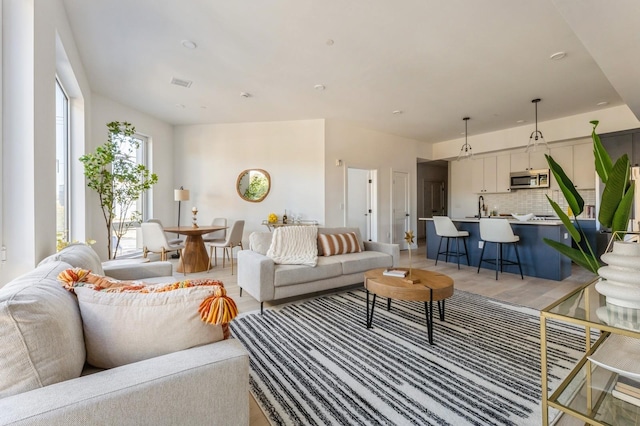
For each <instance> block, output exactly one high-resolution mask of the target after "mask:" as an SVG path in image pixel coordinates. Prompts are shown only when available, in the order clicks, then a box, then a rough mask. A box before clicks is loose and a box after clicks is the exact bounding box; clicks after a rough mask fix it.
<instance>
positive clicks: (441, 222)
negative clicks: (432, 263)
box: [433, 216, 471, 269]
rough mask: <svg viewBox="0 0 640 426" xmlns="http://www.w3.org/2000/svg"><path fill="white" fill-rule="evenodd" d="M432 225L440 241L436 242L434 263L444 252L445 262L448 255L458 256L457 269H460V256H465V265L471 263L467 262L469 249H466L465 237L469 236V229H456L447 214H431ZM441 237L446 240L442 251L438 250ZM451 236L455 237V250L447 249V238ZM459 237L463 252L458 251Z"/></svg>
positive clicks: (449, 238)
mask: <svg viewBox="0 0 640 426" xmlns="http://www.w3.org/2000/svg"><path fill="white" fill-rule="evenodd" d="M433 225H434V226H435V228H436V235H438V236H439V237H440V242H439V243H438V254H436V265H437V264H438V258H439V257H440V255H441V254H444V260H445V262H448V261H449V256H452V257H453V256H456V257H457V258H458V269H460V256H466V258H467V265H471V264H470V263H469V251H468V250H467V238H469V231H458V228H456V225H454V224H453V221H451V219H450V218H449V216H433ZM443 238H445V239H446V240H447V247H446V249H445V250H444V251H440V247H441V246H442V239H443ZM451 238H455V240H456V251H455V252H453V251H450V250H449V240H451ZM460 238H462V244H463V245H464V253H460V242H459V239H460Z"/></svg>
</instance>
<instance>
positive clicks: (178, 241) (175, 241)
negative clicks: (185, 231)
mask: <svg viewBox="0 0 640 426" xmlns="http://www.w3.org/2000/svg"><path fill="white" fill-rule="evenodd" d="M147 222H151V223H159V224H160V226H161V227H162V229H164V225H163V224H162V222H161V221H160V219H155V218H151V219H147ZM165 234H167V241H169V244H182V242H183V241H184V240H183V239H182V238H171V236H169V233H168V232H165Z"/></svg>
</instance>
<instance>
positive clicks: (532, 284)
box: [152, 240, 595, 426]
mask: <svg viewBox="0 0 640 426" xmlns="http://www.w3.org/2000/svg"><path fill="white" fill-rule="evenodd" d="M418 246H419V248H418V249H417V250H413V251H412V254H411V258H412V267H413V268H422V269H429V270H434V271H438V272H441V273H443V274H446V275H449V276H450V277H451V278H453V280H454V286H455V288H456V289H459V290H464V291H468V292H471V293H476V294H480V295H483V296H487V297H491V298H494V299H497V300H502V301H506V302H511V303H516V304H519V305H523V306H528V307H531V308H534V309H538V310H540V309H543V308H545V307H546V306H548V305H550V304H551V303H552V302H554V301H555V300H557V299H559V298H560V297H562V296H563V295H565V294H567V293H569V292H570V291H571V290H573V289H575V288H577V287H579V286H580V285H582V284H584V283H586V282H588V281H591V280H592V279H593V278H595V276H594V275H593V274H591V273H590V272H587V271H585V270H584V269H582V268H579V267H577V266H575V265H574V267H573V269H572V272H573V274H572V275H571V276H570V277H569V278H566V279H565V280H563V281H549V280H543V279H540V278H531V277H524V280H522V279H520V275H516V274H511V273H503V274H501V275H500V277H499V279H498V280H497V281H496V279H495V272H494V271H493V270H489V269H481V270H480V273H479V274H478V273H476V268H474V267H469V266H464V265H461V266H460V270H458V269H457V265H456V264H455V263H453V262H454V261H455V259H454V260H453V261H452V262H449V263H446V262H444V261H443V260H442V259H440V260H439V261H438V265H437V266H436V265H435V261H433V260H431V259H427V258H426V256H425V242H424V240H423V241H418ZM152 260H153V258H152ZM171 261H172V262H174V264H177V260H175V259H171ZM399 266H405V267H408V266H409V252H408V251H403V252H401V254H400V265H399ZM235 272H236V271H235V265H234V273H235ZM174 276H175V277H176V279H184V277H185V276H184V275H183V274H181V273H178V272H175V267H174ZM187 278H214V279H218V280H221V281H222V282H224V285H225V288H226V289H227V294H228V295H229V296H230V297H232V298H233V299H234V300H235V302H236V304H237V305H238V310H239V311H240V313H246V312H251V311H256V310H259V309H260V303H259V302H257V301H256V300H255V299H253V298H252V297H251V296H250V295H248V294H247V293H244V294H243V296H242V297H240V289H239V287H238V285H237V275H231V267H230V265H229V263H228V262H227V264H226V266H225V267H224V268H223V267H222V259H221V258H220V259H218V266H217V267H215V268H211V271H209V272H200V273H195V274H188V275H187ZM360 286H361V285H360ZM355 287H359V286H355ZM342 290H344V289H342ZM338 291H341V290H338ZM331 292H332V291H330V292H325V293H314V294H307V295H304V296H300V297H297V298H289V299H286V300H279V301H277V302H276V303H269V302H265V304H264V306H265V309H268V308H269V307H272V306H277V305H280V304H283V303H289V302H292V301H296V300H302V299H307V298H309V297H315V296H317V295H320V294H327V293H331ZM250 401H251V406H250V410H251V423H250V424H251V425H252V426H268V425H269V422H268V421H267V419H266V417H265V416H264V415H263V413H262V411H261V410H260V408H259V407H258V404H257V403H256V402H255V400H254V399H253V398H250Z"/></svg>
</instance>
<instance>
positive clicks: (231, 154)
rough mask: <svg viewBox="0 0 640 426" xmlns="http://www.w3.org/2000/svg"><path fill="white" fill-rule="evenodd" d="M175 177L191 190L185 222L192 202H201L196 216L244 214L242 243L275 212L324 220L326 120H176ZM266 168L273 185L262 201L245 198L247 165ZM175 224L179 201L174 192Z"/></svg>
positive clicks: (203, 219) (206, 219)
mask: <svg viewBox="0 0 640 426" xmlns="http://www.w3.org/2000/svg"><path fill="white" fill-rule="evenodd" d="M174 139H175V145H174V150H173V156H174V173H175V174H174V183H173V187H172V188H171V197H173V188H179V187H180V186H181V185H182V186H184V188H185V189H188V190H190V200H189V201H186V202H183V209H182V218H181V219H180V223H181V224H187V223H190V222H191V208H192V207H193V206H196V207H197V208H198V211H199V213H198V222H199V223H201V224H209V223H210V222H211V220H212V219H213V218H214V217H226V218H227V219H228V221H229V223H230V224H231V223H232V222H233V221H235V220H239V219H244V220H245V228H244V235H245V236H244V246H245V248H248V247H249V246H248V235H249V234H250V233H251V232H253V231H263V232H264V231H267V228H266V227H265V226H264V225H262V224H261V223H262V221H263V220H264V219H266V218H267V216H268V215H269V213H271V212H273V213H276V214H277V215H278V217H281V216H282V214H283V213H284V210H285V209H286V210H287V216H289V217H292V216H293V214H296V215H297V214H301V215H302V217H303V218H304V219H315V220H318V221H319V222H320V223H324V222H325V217H324V210H323V209H324V200H323V197H324V192H325V183H324V180H325V179H324V150H323V145H324V120H301V121H284V122H269V123H237V124H211V125H194V126H176V127H175V128H174ZM253 168H256V169H264V170H266V171H267V172H268V173H269V174H270V175H271V191H270V192H269V195H268V196H267V198H266V199H265V200H264V201H262V202H260V203H252V202H247V201H244V200H242V199H241V198H240V197H239V196H238V193H237V191H236V179H237V178H238V175H239V174H240V172H242V171H243V170H245V169H253ZM166 210H167V211H170V212H172V213H173V216H172V220H167V222H166V223H169V224H172V225H175V224H176V221H177V219H176V218H177V203H176V202H174V201H173V198H171V204H170V208H168V209H166Z"/></svg>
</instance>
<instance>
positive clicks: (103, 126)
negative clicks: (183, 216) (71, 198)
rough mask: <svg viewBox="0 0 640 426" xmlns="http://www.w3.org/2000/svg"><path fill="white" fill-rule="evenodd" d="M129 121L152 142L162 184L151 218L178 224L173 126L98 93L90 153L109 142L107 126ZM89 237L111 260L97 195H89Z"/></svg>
mask: <svg viewBox="0 0 640 426" xmlns="http://www.w3.org/2000/svg"><path fill="white" fill-rule="evenodd" d="M112 121H127V122H129V123H131V124H133V125H134V126H135V128H136V132H137V133H140V134H142V135H144V136H147V137H148V138H149V142H150V146H151V150H150V151H151V152H150V166H151V170H152V172H154V173H156V174H157V175H158V183H157V184H155V185H154V186H153V191H152V193H153V197H152V202H151V214H152V215H153V216H154V217H156V218H158V219H160V220H162V222H163V224H170V223H173V222H174V221H175V216H174V215H173V214H172V213H173V207H174V201H173V181H174V177H173V166H174V164H173V126H171V125H170V124H167V123H166V122H164V121H162V120H159V119H156V118H154V117H151V116H149V115H147V114H144V113H141V112H140V111H137V110H135V109H132V108H130V107H127V106H125V105H122V104H120V103H118V102H115V101H113V100H111V99H109V98H106V97H104V96H102V95H99V94H96V93H94V94H93V95H92V102H91V138H90V140H89V141H88V142H87V150H88V152H93V151H95V149H96V147H97V146H99V145H102V144H103V143H105V142H106V141H107V137H108V131H107V123H110V122H112ZM87 216H88V220H87V222H88V223H87V227H88V230H87V235H86V238H90V239H94V240H96V244H95V245H94V246H93V248H94V249H95V250H96V252H98V254H99V255H100V257H101V258H102V259H107V257H108V256H107V233H106V232H107V230H106V225H105V222H104V218H103V216H102V212H101V209H100V203H99V201H98V195H97V193H96V192H95V191H91V190H88V192H87Z"/></svg>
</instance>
